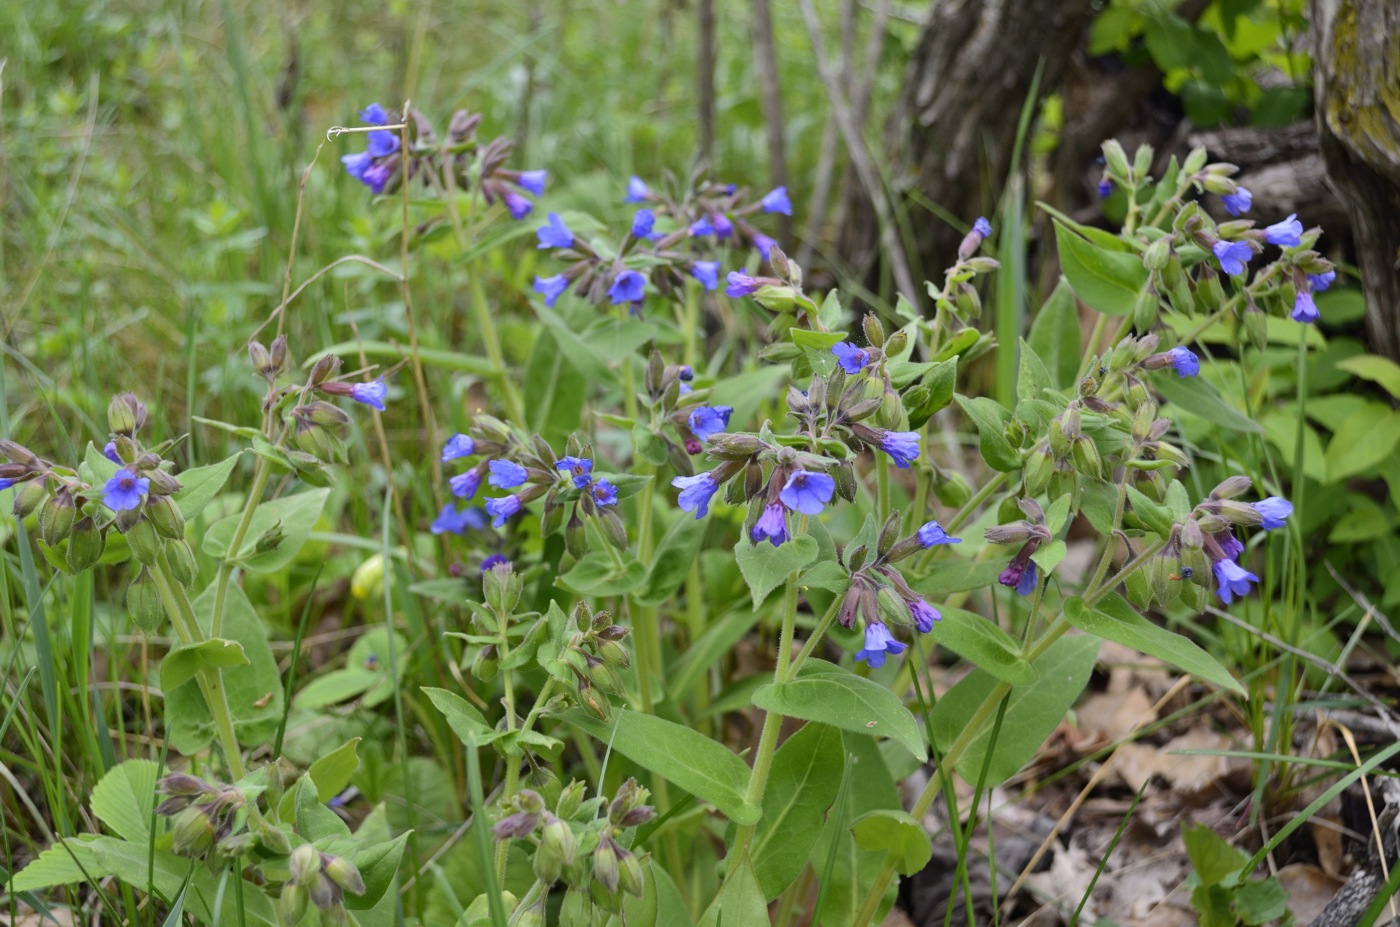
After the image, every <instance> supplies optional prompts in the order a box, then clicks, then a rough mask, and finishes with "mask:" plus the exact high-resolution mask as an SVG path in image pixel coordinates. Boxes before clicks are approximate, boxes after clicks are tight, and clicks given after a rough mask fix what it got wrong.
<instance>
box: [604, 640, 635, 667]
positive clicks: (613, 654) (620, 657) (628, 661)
mask: <svg viewBox="0 0 1400 927" xmlns="http://www.w3.org/2000/svg"><path fill="white" fill-rule="evenodd" d="M597 648H598V656H600V657H602V658H603V660H604V662H606V663H607V664H608V665H609V666H613V667H616V668H618V669H626V668H627V667H629V666H631V665H632V657H631V655H630V654H628V653H627V649H626V648H625V647H623V646H622V645H621V644H619V643H616V642H615V641H609V640H600V641H598V643H597Z"/></svg>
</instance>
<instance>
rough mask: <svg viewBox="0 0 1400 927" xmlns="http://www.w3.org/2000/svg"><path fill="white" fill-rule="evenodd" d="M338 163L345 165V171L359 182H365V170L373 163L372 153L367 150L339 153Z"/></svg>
mask: <svg viewBox="0 0 1400 927" xmlns="http://www.w3.org/2000/svg"><path fill="white" fill-rule="evenodd" d="M340 163H341V164H344V165H345V173H347V174H349V175H350V176H351V177H354V178H355V179H356V180H358V181H359V182H360V183H364V182H365V171H367V170H369V169H370V165H372V164H374V155H372V154H370V153H369V152H368V151H357V152H354V153H353V154H347V155H341V156H340Z"/></svg>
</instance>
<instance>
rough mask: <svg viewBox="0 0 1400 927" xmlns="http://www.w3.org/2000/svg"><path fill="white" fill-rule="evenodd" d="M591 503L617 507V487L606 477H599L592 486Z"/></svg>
mask: <svg viewBox="0 0 1400 927" xmlns="http://www.w3.org/2000/svg"><path fill="white" fill-rule="evenodd" d="M590 463H591V461H590ZM575 482H577V480H575ZM593 501H594V502H596V503H598V504H599V505H617V487H616V486H614V485H613V484H612V482H611V481H610V480H608V479H607V477H601V478H600V479H599V480H598V482H597V483H594V484H593Z"/></svg>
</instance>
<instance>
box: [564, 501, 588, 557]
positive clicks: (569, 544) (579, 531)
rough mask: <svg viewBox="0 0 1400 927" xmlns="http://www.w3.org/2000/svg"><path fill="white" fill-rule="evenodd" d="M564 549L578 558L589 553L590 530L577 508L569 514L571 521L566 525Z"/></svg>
mask: <svg viewBox="0 0 1400 927" xmlns="http://www.w3.org/2000/svg"><path fill="white" fill-rule="evenodd" d="M564 549H565V550H567V551H568V552H569V556H571V557H573V558H574V559H576V560H577V559H581V558H582V557H583V555H584V554H586V553H588V530H587V528H586V527H585V526H584V523H583V519H582V518H579V517H578V510H577V509H575V510H574V512H573V514H572V515H570V516H569V523H568V524H566V525H565V526H564Z"/></svg>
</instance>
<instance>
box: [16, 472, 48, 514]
mask: <svg viewBox="0 0 1400 927" xmlns="http://www.w3.org/2000/svg"><path fill="white" fill-rule="evenodd" d="M48 498H49V491H48V490H47V489H45V488H44V481H43V480H31V481H30V482H28V483H25V484H24V485H23V486H20V487H19V488H18V489H16V490H15V504H14V507H13V509H12V511H13V512H14V516H15V517H16V518H28V517H29V516H30V515H31V514H33V512H34V510H35V509H37V508H38V507H39V506H40V505H41V504H42V503H43V502H44V501H45V500H46V499H48Z"/></svg>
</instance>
